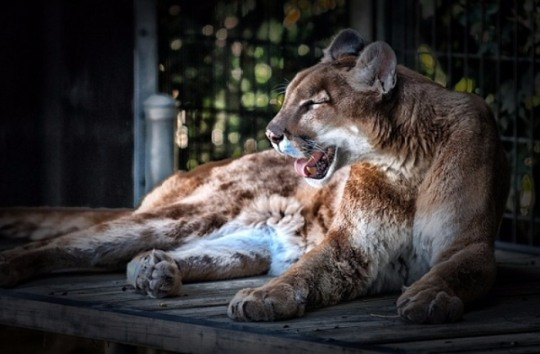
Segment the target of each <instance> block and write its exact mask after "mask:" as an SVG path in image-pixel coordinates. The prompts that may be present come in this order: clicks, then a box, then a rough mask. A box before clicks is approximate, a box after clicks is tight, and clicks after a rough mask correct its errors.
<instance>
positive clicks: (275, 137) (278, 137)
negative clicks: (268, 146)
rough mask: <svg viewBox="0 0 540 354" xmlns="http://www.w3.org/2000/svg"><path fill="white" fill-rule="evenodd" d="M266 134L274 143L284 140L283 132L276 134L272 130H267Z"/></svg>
mask: <svg viewBox="0 0 540 354" xmlns="http://www.w3.org/2000/svg"><path fill="white" fill-rule="evenodd" d="M266 136H267V137H268V140H270V141H271V142H272V143H273V144H276V145H277V144H279V143H280V142H281V141H282V140H283V134H275V133H274V132H272V131H271V130H267V131H266Z"/></svg>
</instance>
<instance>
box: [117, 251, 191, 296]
mask: <svg viewBox="0 0 540 354" xmlns="http://www.w3.org/2000/svg"><path fill="white" fill-rule="evenodd" d="M127 280H128V283H130V284H131V285H133V286H134V287H135V289H137V291H139V292H142V293H144V294H147V295H148V296H150V297H153V298H163V297H170V296H178V295H180V292H181V289H182V276H181V274H180V269H178V265H177V264H176V262H175V261H174V259H172V257H170V256H169V255H168V254H167V253H165V252H163V251H160V250H153V251H149V252H145V253H142V254H140V255H138V256H136V257H135V258H133V260H132V261H131V262H129V263H128V266H127Z"/></svg>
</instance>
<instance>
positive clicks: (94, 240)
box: [0, 204, 228, 286]
mask: <svg viewBox="0 0 540 354" xmlns="http://www.w3.org/2000/svg"><path fill="white" fill-rule="evenodd" d="M202 209H204V207H203V206H200V205H192V204H178V205H175V206H174V207H165V208H156V210H155V211H154V212H152V213H133V214H130V215H128V216H124V217H121V218H119V219H116V220H112V221H110V222H105V223H102V224H99V225H95V226H92V227H90V228H87V229H84V230H81V231H76V232H73V233H70V234H68V235H64V236H60V237H57V238H53V239H48V240H42V241H35V242H31V243H29V244H26V245H24V246H20V247H17V248H14V249H11V250H7V251H4V252H2V253H0V285H1V286H13V285H15V284H17V283H19V282H21V281H23V280H26V279H30V278H32V277H34V276H36V275H38V274H43V273H49V272H52V271H58V270H70V269H81V268H97V269H110V270H113V269H119V268H121V267H122V266H123V265H125V263H126V262H127V261H129V260H130V259H131V258H132V257H134V256H135V255H137V254H138V253H140V252H142V251H146V250H151V249H161V250H169V249H172V248H175V247H178V246H179V245H180V244H181V243H182V242H183V240H184V239H185V238H186V237H189V236H192V235H194V236H202V235H205V234H207V233H210V232H212V231H213V230H214V229H216V228H219V227H220V226H221V225H223V224H224V223H225V222H226V221H227V217H228V216H227V214H226V213H225V212H224V211H223V210H220V209H219V208H216V210H215V211H209V210H205V211H203V210H202Z"/></svg>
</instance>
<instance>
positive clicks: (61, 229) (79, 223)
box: [0, 207, 132, 241]
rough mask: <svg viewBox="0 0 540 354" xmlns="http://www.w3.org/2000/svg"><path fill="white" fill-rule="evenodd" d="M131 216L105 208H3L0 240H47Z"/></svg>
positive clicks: (0, 210)
mask: <svg viewBox="0 0 540 354" xmlns="http://www.w3.org/2000/svg"><path fill="white" fill-rule="evenodd" d="M131 212H132V210H131V209H104V208H103V209H101V208H99V209H91V208H47V207H38V208H0V239H6V238H7V239H19V240H21V241H22V240H28V241H37V240H44V239H48V238H52V237H56V236H60V235H65V234H68V233H70V232H74V231H78V230H82V229H85V228H88V227H90V226H92V225H97V224H100V223H102V222H105V221H109V220H112V219H115V218H119V217H121V216H124V215H127V214H129V213H131Z"/></svg>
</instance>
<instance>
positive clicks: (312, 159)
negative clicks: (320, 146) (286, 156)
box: [294, 146, 336, 179]
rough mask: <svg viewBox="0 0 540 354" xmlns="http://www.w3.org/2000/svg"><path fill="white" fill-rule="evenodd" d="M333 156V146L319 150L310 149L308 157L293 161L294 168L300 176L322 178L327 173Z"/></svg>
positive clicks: (334, 149)
mask: <svg viewBox="0 0 540 354" xmlns="http://www.w3.org/2000/svg"><path fill="white" fill-rule="evenodd" d="M335 156H336V147H335V146H331V147H329V148H327V149H325V150H321V151H320V150H317V151H312V152H311V155H310V156H309V157H303V158H300V159H298V160H296V161H295V162H294V169H295V170H296V173H298V174H299V175H300V176H302V177H307V178H313V179H322V178H324V177H325V176H326V175H327V173H328V170H329V169H330V166H332V162H334V158H335Z"/></svg>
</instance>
